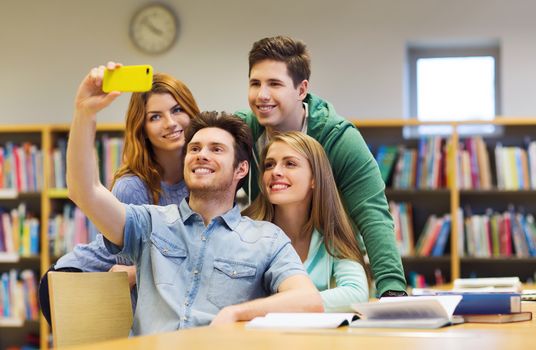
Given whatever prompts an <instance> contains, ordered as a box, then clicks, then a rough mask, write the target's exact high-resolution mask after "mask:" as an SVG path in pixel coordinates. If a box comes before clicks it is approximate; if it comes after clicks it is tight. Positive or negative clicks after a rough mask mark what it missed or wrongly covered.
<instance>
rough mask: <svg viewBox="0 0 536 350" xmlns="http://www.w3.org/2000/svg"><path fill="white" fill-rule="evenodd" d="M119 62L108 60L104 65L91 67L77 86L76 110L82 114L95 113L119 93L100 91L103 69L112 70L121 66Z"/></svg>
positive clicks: (107, 104)
mask: <svg viewBox="0 0 536 350" xmlns="http://www.w3.org/2000/svg"><path fill="white" fill-rule="evenodd" d="M121 66H122V64H121V63H115V62H108V63H107V64H106V66H103V65H101V66H99V67H95V68H93V69H92V70H91V71H90V72H89V74H88V75H86V77H85V78H84V80H82V82H81V83H80V86H79V87H78V92H77V93H76V97H75V109H76V112H78V113H80V114H82V115H88V116H90V115H95V114H96V113H97V112H99V111H100V110H102V109H104V108H106V107H107V106H109V105H110V103H112V102H113V101H114V100H115V99H116V98H117V96H119V95H121V93H120V92H118V91H112V92H110V93H108V94H107V93H104V92H103V91H102V77H103V76H104V70H105V69H106V68H107V69H110V70H114V69H116V68H119V67H121Z"/></svg>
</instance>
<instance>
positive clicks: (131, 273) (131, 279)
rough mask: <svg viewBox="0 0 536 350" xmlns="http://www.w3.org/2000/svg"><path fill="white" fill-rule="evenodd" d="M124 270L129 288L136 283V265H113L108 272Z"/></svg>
mask: <svg viewBox="0 0 536 350" xmlns="http://www.w3.org/2000/svg"><path fill="white" fill-rule="evenodd" d="M123 271H125V272H126V273H127V275H128V284H129V286H130V289H132V288H133V287H134V286H135V285H136V266H134V265H132V266H127V265H114V266H112V268H111V269H110V270H109V271H108V272H123Z"/></svg>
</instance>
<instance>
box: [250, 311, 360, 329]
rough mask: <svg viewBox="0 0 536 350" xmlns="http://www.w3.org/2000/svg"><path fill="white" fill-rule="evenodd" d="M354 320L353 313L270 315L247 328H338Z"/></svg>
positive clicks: (259, 318) (260, 318)
mask: <svg viewBox="0 0 536 350" xmlns="http://www.w3.org/2000/svg"><path fill="white" fill-rule="evenodd" d="M354 319H357V315H355V314H353V313H269V314H267V315H266V316H264V317H256V318H254V319H253V320H251V321H250V322H248V323H247V324H246V328H337V327H340V326H343V325H348V324H349V323H350V322H351V321H352V320H354Z"/></svg>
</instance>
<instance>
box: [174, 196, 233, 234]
mask: <svg viewBox="0 0 536 350" xmlns="http://www.w3.org/2000/svg"><path fill="white" fill-rule="evenodd" d="M188 199H189V197H186V198H184V199H183V200H182V201H181V204H180V205H179V213H180V215H181V218H182V221H183V222H184V223H186V222H187V221H188V220H193V219H194V218H199V219H200V220H202V218H201V215H199V214H198V213H196V212H195V211H193V210H192V208H190V205H189V204H188ZM215 219H219V220H221V221H223V222H224V223H225V224H226V225H227V227H228V228H229V229H230V230H234V229H235V228H236V226H238V224H239V223H240V220H241V219H242V214H240V208H239V207H238V205H237V204H236V203H234V205H233V207H232V208H231V209H230V210H228V211H227V212H225V213H223V214H222V215H220V216H218V217H216V218H215Z"/></svg>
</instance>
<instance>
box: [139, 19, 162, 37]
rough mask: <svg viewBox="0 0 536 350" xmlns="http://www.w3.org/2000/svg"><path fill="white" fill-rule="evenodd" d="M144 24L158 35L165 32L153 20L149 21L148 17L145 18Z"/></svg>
mask: <svg viewBox="0 0 536 350" xmlns="http://www.w3.org/2000/svg"><path fill="white" fill-rule="evenodd" d="M142 24H143V25H144V26H146V27H147V28H149V30H150V31H151V32H153V33H154V34H155V35H157V36H162V34H164V32H163V31H162V30H161V29H160V28H157V27H156V26H155V25H154V24H153V23H152V22H151V21H149V19H148V18H147V17H146V18H144V19H143V21H142Z"/></svg>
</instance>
